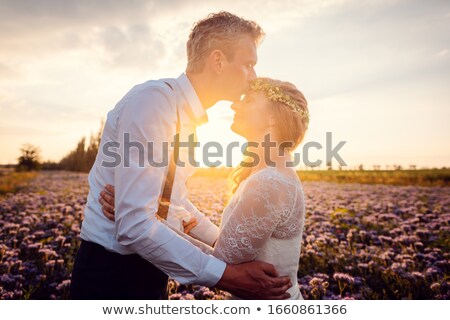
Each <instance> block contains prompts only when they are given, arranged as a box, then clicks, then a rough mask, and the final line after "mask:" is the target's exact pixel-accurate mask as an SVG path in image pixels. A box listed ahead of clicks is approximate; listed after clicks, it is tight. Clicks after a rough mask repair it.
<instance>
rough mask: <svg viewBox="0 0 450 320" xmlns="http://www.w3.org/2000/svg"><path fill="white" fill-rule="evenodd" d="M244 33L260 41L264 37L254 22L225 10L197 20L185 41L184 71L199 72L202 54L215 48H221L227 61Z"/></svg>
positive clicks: (203, 59)
mask: <svg viewBox="0 0 450 320" xmlns="http://www.w3.org/2000/svg"><path fill="white" fill-rule="evenodd" d="M244 35H250V36H251V37H252V38H253V39H254V40H255V43H257V44H259V43H260V42H261V41H262V39H263V38H264V31H263V30H262V29H261V27H260V26H259V25H258V24H257V23H256V22H254V21H250V20H245V19H243V18H240V17H238V16H236V15H234V14H232V13H229V12H226V11H221V12H219V13H211V14H209V15H208V16H207V17H206V18H205V19H203V20H200V21H198V22H197V23H195V24H194V27H193V28H192V31H191V33H190V35H189V39H188V42H187V44H186V49H187V57H188V63H187V68H186V72H188V73H199V72H201V71H202V70H203V68H204V66H205V57H207V56H208V55H209V54H210V53H211V52H212V51H213V50H215V49H219V50H221V51H222V52H223V53H224V54H225V57H226V58H227V59H228V61H232V60H233V58H234V52H235V49H236V46H237V44H238V41H239V40H240V39H241V38H242V36H244Z"/></svg>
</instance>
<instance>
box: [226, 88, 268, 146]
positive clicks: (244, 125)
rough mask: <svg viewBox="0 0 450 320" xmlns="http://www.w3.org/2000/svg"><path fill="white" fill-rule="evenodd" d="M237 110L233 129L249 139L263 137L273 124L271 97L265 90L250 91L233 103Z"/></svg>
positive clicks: (254, 139) (232, 106) (256, 139)
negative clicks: (269, 97) (267, 95)
mask: <svg viewBox="0 0 450 320" xmlns="http://www.w3.org/2000/svg"><path fill="white" fill-rule="evenodd" d="M231 108H232V109H233V110H234V111H235V115H234V118H233V123H232V125H231V130H233V131H234V132H235V133H237V134H238V135H240V136H242V137H244V138H246V139H247V140H249V141H258V140H261V139H263V137H264V135H266V134H267V133H269V132H270V130H271V126H272V125H273V120H271V119H273V117H272V115H271V110H270V103H269V99H268V98H267V97H266V95H265V94H264V93H263V92H260V91H249V93H248V94H246V95H245V97H244V99H242V100H241V101H238V102H235V103H233V104H232V105H231Z"/></svg>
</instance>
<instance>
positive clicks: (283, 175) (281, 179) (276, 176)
mask: <svg viewBox="0 0 450 320" xmlns="http://www.w3.org/2000/svg"><path fill="white" fill-rule="evenodd" d="M248 180H249V181H252V180H253V181H260V182H265V183H270V182H272V183H275V184H279V183H282V184H287V185H292V186H296V187H297V186H301V182H300V179H299V177H298V175H297V173H296V172H295V171H294V170H293V169H290V168H288V169H285V168H283V169H280V168H277V167H270V166H269V167H265V168H263V169H260V170H258V171H256V172H255V173H252V174H251V175H250V176H249V177H248Z"/></svg>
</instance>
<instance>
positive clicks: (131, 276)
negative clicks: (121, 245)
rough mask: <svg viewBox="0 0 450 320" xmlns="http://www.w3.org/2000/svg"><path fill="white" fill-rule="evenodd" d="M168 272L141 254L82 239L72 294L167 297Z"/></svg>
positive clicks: (76, 296) (116, 297)
mask: <svg viewBox="0 0 450 320" xmlns="http://www.w3.org/2000/svg"><path fill="white" fill-rule="evenodd" d="M167 282H168V276H167V275H166V274H165V273H163V272H162V271H161V270H159V269H158V268H157V267H155V266H154V265H153V264H151V263H150V262H148V261H147V260H145V259H144V258H142V257H141V256H139V255H137V254H131V255H121V254H118V253H114V252H110V251H108V250H106V249H105V248H104V247H102V246H101V245H98V244H96V243H94V242H89V241H84V240H81V245H80V248H79V249H78V253H77V257H76V259H75V264H74V267H73V271H72V280H71V286H70V298H71V299H77V300H79V299H82V300H88V299H89V300H91V299H93V300H110V299H114V300H126V299H136V300H143V299H146V300H158V299H167V295H168V292H167Z"/></svg>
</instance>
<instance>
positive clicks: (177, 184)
mask: <svg viewBox="0 0 450 320" xmlns="http://www.w3.org/2000/svg"><path fill="white" fill-rule="evenodd" d="M164 82H168V83H170V85H171V86H172V87H173V90H172V89H171V88H170V87H169V86H168V85H167V84H166V83H164ZM177 105H178V110H179V116H180V141H188V140H187V137H188V136H189V135H190V134H192V133H195V128H196V126H197V125H199V124H201V123H203V122H205V121H207V116H206V112H205V110H204V108H203V106H202V104H201V102H200V100H199V98H198V96H197V94H196V92H195V90H194V88H193V86H192V84H191V83H190V81H189V79H188V77H187V76H186V75H185V74H184V73H183V74H181V75H180V77H178V78H177V79H160V80H150V81H147V82H145V83H142V84H139V85H137V86H135V87H133V88H132V89H131V90H130V91H129V92H128V93H127V94H126V95H125V96H124V97H123V98H122V99H121V100H120V101H119V102H118V103H117V105H116V106H115V108H114V109H112V110H111V111H110V112H108V116H107V120H106V123H105V127H104V130H103V135H102V139H101V143H100V148H99V152H98V154H97V158H96V160H95V163H94V165H93V167H92V169H91V171H90V173H89V186H90V191H89V195H88V200H87V204H86V208H85V212H84V220H83V223H82V227H81V238H82V239H84V240H87V241H92V242H95V243H98V244H100V245H102V246H103V247H105V248H106V249H107V250H110V251H113V252H117V253H120V254H133V253H137V254H139V255H140V256H142V257H143V258H145V259H146V260H148V261H150V262H151V263H152V264H154V265H155V266H157V267H158V268H159V269H160V270H162V271H163V272H165V273H166V274H168V275H169V276H170V277H171V278H174V279H176V280H177V281H179V282H181V283H183V284H190V283H196V284H200V285H206V286H214V285H215V284H216V283H217V282H218V281H219V280H220V278H221V277H222V275H223V272H224V270H225V267H226V264H225V263H224V262H223V261H220V260H218V259H217V258H215V257H213V256H211V255H207V254H205V253H203V252H202V251H201V250H200V249H198V248H197V247H195V246H194V245H192V244H191V243H189V242H188V241H186V240H185V239H183V238H182V237H180V236H178V235H177V234H176V233H175V232H174V231H173V230H171V229H170V228H168V227H167V226H166V225H164V224H163V223H161V222H160V221H159V220H158V219H157V218H156V212H157V210H158V200H159V196H160V194H161V193H162V189H163V184H164V181H165V177H166V174H167V170H168V166H159V167H157V166H155V165H151V164H149V160H153V163H161V162H163V154H164V149H167V148H164V147H163V142H170V141H173V139H174V135H175V132H176V122H177V112H176V106H177ZM126 135H128V138H126ZM125 140H128V147H127V145H126V142H127V141H125ZM137 142H139V143H140V144H141V145H142V146H143V147H138V146H136V144H137ZM118 143H119V144H120V146H118ZM149 143H150V144H151V143H153V146H152V145H149ZM114 144H115V145H114ZM106 146H109V147H108V148H107V149H106V148H105V147H106ZM140 148H141V149H143V150H139V149H140ZM168 149H169V152H168V154H166V158H168V160H170V158H171V157H172V150H173V149H172V148H171V147H170V145H169V148H168ZM113 151H114V152H115V155H112V152H113ZM142 151H144V152H142ZM166 153H167V152H166ZM119 158H120V163H117V162H118V161H117V160H118V159H119ZM142 160H143V161H142ZM180 160H181V161H182V162H184V164H185V166H184V167H181V166H177V168H176V173H175V178H174V185H173V190H172V198H171V206H170V210H169V213H168V218H167V222H168V223H169V224H170V225H171V226H172V227H174V228H176V229H179V230H180V229H181V227H182V220H185V221H187V220H189V219H190V218H191V217H195V218H196V219H197V221H198V225H197V226H196V227H195V228H194V229H193V230H192V231H191V234H192V235H193V236H194V237H196V238H197V239H199V240H201V241H203V242H205V243H207V244H209V245H213V243H214V241H215V240H216V239H217V236H218V233H219V229H218V227H217V226H216V225H214V224H213V223H212V222H211V221H210V220H209V219H208V218H206V217H205V216H204V214H202V213H201V212H200V211H199V210H197V209H196V208H195V206H194V205H193V204H192V203H191V202H190V201H189V200H188V197H187V196H188V195H187V188H186V180H187V178H188V177H189V176H191V175H192V174H193V172H194V171H195V167H193V166H192V165H191V164H190V163H189V161H188V148H186V147H183V148H180ZM114 161H116V163H115V164H114V163H113V162H114ZM127 162H128V163H127ZM106 184H112V185H114V186H115V208H116V210H115V219H116V221H115V223H114V222H113V221H110V220H109V219H107V218H106V217H105V216H104V215H103V213H102V207H101V204H100V203H99V197H100V192H101V191H102V190H103V189H104V187H105V185H106Z"/></svg>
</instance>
